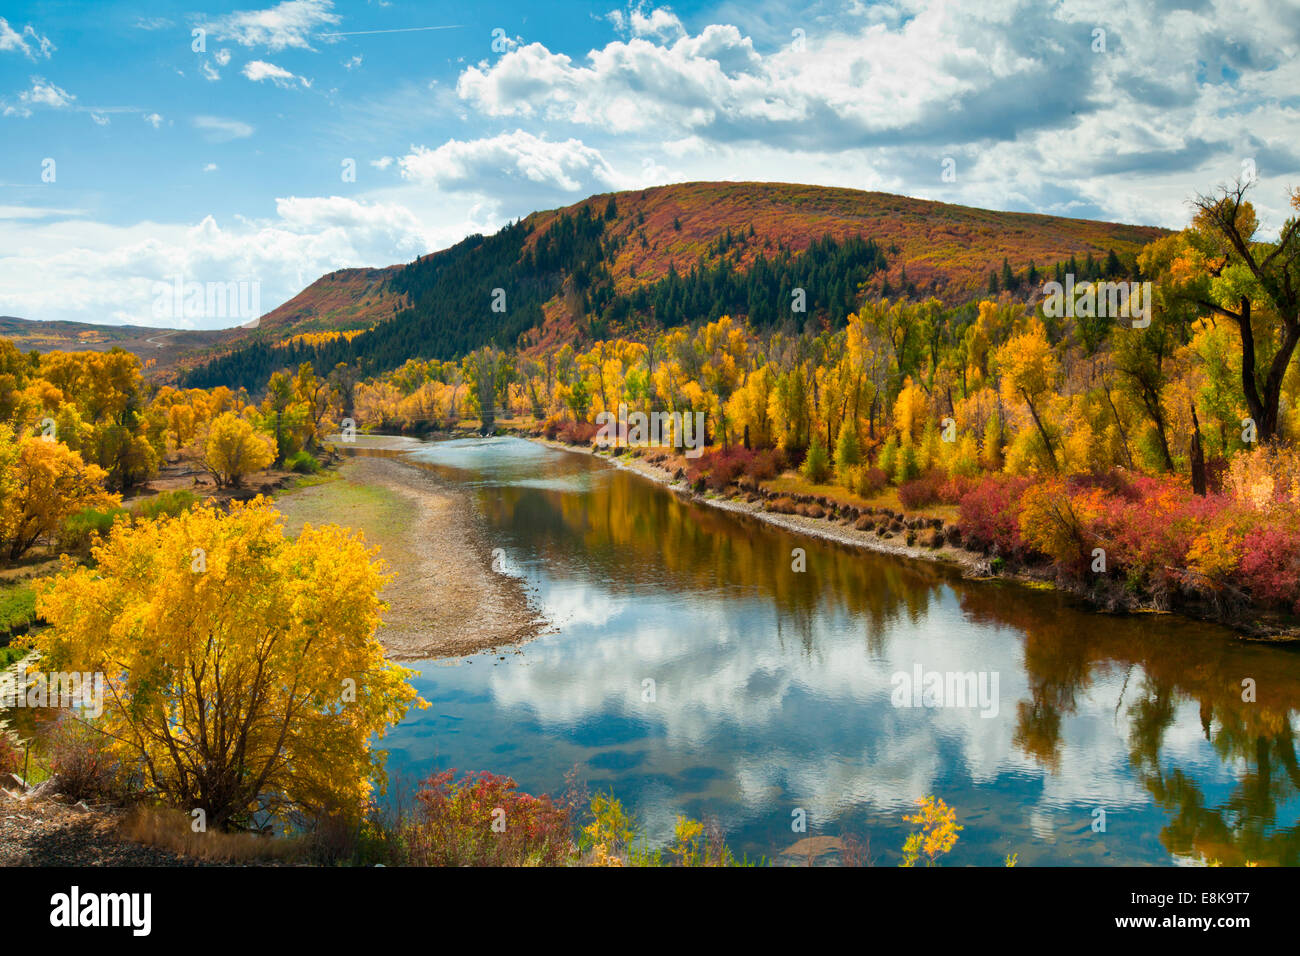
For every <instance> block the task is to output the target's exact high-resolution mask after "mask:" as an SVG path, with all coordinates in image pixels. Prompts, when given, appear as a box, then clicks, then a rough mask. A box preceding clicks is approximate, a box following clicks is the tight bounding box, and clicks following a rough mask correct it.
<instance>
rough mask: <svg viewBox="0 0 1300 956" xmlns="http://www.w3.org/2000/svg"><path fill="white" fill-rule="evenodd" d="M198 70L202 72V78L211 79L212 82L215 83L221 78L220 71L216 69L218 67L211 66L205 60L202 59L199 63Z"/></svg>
mask: <svg viewBox="0 0 1300 956" xmlns="http://www.w3.org/2000/svg"><path fill="white" fill-rule="evenodd" d="M199 70H200V72H202V73H203V78H204V79H206V80H211V81H212V82H213V83H215V82H216V81H217V80H219V79H221V71H220V70H218V69H217V68H216V67H215V66H213V65H212V64H211V63H209V62H208V61H207V60H204V61H203V62H202V63H201V64H200V65H199Z"/></svg>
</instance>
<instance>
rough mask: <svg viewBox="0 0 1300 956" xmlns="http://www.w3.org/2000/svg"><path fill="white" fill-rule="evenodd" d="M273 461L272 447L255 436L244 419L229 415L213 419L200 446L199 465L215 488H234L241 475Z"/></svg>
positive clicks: (254, 431)
mask: <svg viewBox="0 0 1300 956" xmlns="http://www.w3.org/2000/svg"><path fill="white" fill-rule="evenodd" d="M274 461H275V446H274V445H273V444H272V441H271V439H270V438H268V437H266V436H265V435H259V434H258V433H257V431H256V430H255V429H254V428H253V426H252V424H251V423H249V421H248V420H247V419H244V418H240V417H239V416H238V415H236V414H234V413H233V412H226V413H225V414H224V415H221V416H219V417H218V418H216V419H214V420H213V422H212V424H211V425H209V426H208V433H207V437H206V439H205V440H204V443H203V465H204V467H205V468H207V469H208V471H210V472H211V473H212V477H213V479H214V480H215V481H216V483H217V487H218V488H224V487H226V486H229V487H231V488H238V487H239V485H240V482H241V481H242V480H243V478H244V476H245V475H248V474H251V473H253V472H255V471H261V470H262V469H264V468H267V467H269V466H270V465H271V463H272V462H274Z"/></svg>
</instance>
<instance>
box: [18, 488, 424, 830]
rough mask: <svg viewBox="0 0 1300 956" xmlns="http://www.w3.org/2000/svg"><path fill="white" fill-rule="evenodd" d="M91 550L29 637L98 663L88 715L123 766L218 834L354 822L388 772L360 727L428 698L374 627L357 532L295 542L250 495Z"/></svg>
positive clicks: (126, 532)
mask: <svg viewBox="0 0 1300 956" xmlns="http://www.w3.org/2000/svg"><path fill="white" fill-rule="evenodd" d="M93 558H94V562H95V567H94V568H93V569H92V568H87V567H76V566H75V565H74V564H73V562H72V561H71V560H70V559H66V558H65V559H64V563H63V569H62V571H61V572H60V573H59V574H58V576H57V577H56V578H54V579H53V580H52V581H50V582H49V583H48V584H47V585H46V586H45V588H44V590H43V591H42V592H41V594H40V596H39V598H38V603H37V610H38V611H39V613H40V614H41V616H42V617H44V619H45V620H46V621H48V622H49V624H50V627H49V628H48V629H47V630H45V631H43V632H41V633H40V634H39V635H38V637H37V640H36V647H37V649H38V650H39V651H41V652H42V654H43V655H44V656H45V659H46V660H45V663H44V665H43V666H44V667H47V668H48V669H50V670H68V671H80V672H92V673H101V674H103V675H104V679H105V681H106V683H107V687H106V689H105V693H104V705H105V711H104V714H103V716H102V717H101V718H100V719H99V721H98V722H96V723H95V724H94V725H93V726H94V727H95V730H96V731H97V732H98V733H99V734H101V735H102V739H103V743H104V747H105V751H106V758H107V759H111V760H112V761H114V762H115V763H116V765H117V766H118V767H119V769H120V773H121V774H123V775H129V776H130V777H131V778H132V780H133V781H134V783H135V784H136V785H137V786H138V787H139V788H140V789H142V790H143V792H144V793H145V794H152V795H153V796H155V797H156V798H158V799H160V800H162V801H163V802H165V803H167V804H169V805H171V806H173V807H176V808H178V809H183V810H187V811H192V810H202V811H203V812H204V814H205V815H206V822H207V825H208V826H209V827H213V828H225V829H238V828H240V827H242V826H245V825H247V824H249V823H250V822H252V821H253V820H254V818H255V817H256V816H260V818H262V819H265V818H268V817H269V818H279V819H284V820H289V819H293V818H296V817H299V816H306V817H316V816H320V815H324V814H328V813H343V814H348V815H351V816H353V817H354V818H355V817H359V815H360V813H361V810H362V808H363V805H364V804H365V802H366V801H367V799H368V798H369V797H370V795H371V794H372V793H373V792H374V790H375V789H376V787H378V786H379V785H381V784H382V782H383V762H382V755H381V754H380V753H378V752H376V751H375V750H374V749H373V748H372V739H373V738H374V737H375V736H376V735H382V733H383V732H384V731H385V729H386V728H387V727H389V726H390V725H392V724H394V723H396V722H397V721H398V720H400V719H401V718H402V716H403V715H404V714H405V712H406V710H407V708H408V707H409V706H411V705H412V704H413V703H415V704H417V705H418V704H423V701H419V700H418V698H417V697H416V694H415V691H414V690H413V689H412V688H411V686H410V684H409V683H408V681H407V675H408V672H407V671H406V670H405V669H403V668H401V667H398V666H396V665H394V664H392V663H390V662H389V661H387V660H386V659H385V657H384V652H383V648H382V647H381V645H380V643H379V640H378V638H377V636H376V629H377V628H378V626H379V622H380V611H381V609H382V604H381V602H380V600H379V597H378V592H379V589H380V587H381V586H382V584H383V582H384V580H385V576H384V574H383V569H382V566H381V563H380V562H379V561H378V560H377V559H376V557H375V552H374V551H373V550H371V549H367V547H366V545H365V542H364V540H363V539H362V537H361V536H360V535H359V534H357V535H354V534H352V533H351V532H349V531H347V530H345V529H343V528H339V527H337V526H325V527H320V528H313V527H311V526H307V527H305V528H304V529H303V530H302V532H301V533H300V534H299V535H298V537H297V538H296V539H293V540H290V539H288V538H286V537H285V535H284V527H283V524H282V522H281V519H280V516H279V513H278V512H277V511H276V510H275V509H274V508H273V507H272V506H271V505H270V503H269V502H267V501H265V500H263V499H261V498H258V499H255V500H254V501H253V502H251V503H249V504H246V505H245V504H240V503H238V502H236V503H234V504H232V506H231V509H230V511H229V513H223V512H221V511H219V510H217V509H216V508H215V507H213V506H210V505H205V506H201V507H198V508H194V509H193V510H191V511H186V512H183V513H182V514H180V515H178V516H177V517H174V518H161V519H159V520H157V521H140V522H137V523H136V524H134V525H127V524H125V523H119V524H117V525H115V526H114V528H113V531H112V533H111V535H110V536H109V537H108V538H107V540H105V541H104V542H103V543H102V544H100V545H99V546H97V547H95V548H94V551H93Z"/></svg>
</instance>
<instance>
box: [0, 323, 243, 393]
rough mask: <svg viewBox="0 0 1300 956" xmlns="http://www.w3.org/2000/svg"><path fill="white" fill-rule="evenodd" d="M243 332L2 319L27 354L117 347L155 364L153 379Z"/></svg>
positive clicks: (2, 328) (3, 332)
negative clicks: (185, 358) (202, 351)
mask: <svg viewBox="0 0 1300 956" xmlns="http://www.w3.org/2000/svg"><path fill="white" fill-rule="evenodd" d="M241 334H242V330H240V329H229V330H223V331H219V332H196V331H193V330H187V329H158V328H149V327H147V326H142V325H95V324H93V323H90V322H59V321H54V322H47V321H32V320H29V319H20V318H17V317H15V316H12V315H0V337H2V338H6V339H8V340H9V341H11V342H12V343H13V344H14V345H15V346H16V347H17V348H18V349H20V350H21V351H24V352H41V353H45V352H97V351H98V352H102V351H107V350H108V349H111V348H114V347H117V348H123V349H126V350H127V351H128V352H131V353H133V354H135V355H138V356H139V357H140V359H141V361H142V362H149V361H150V360H152V365H150V366H149V367H148V372H149V373H150V374H151V375H155V376H157V375H161V376H162V377H164V378H165V377H167V375H168V374H175V373H174V368H175V366H176V365H177V363H178V362H180V361H182V360H183V358H184V357H185V356H191V355H194V354H196V353H197V352H198V351H199V350H209V349H211V348H213V347H214V346H217V345H219V344H220V343H222V342H227V341H234V340H237V339H238V338H239V337H240V335H241Z"/></svg>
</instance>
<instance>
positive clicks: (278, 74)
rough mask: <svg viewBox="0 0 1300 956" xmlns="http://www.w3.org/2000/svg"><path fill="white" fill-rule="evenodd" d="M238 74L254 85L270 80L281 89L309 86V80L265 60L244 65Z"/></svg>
mask: <svg viewBox="0 0 1300 956" xmlns="http://www.w3.org/2000/svg"><path fill="white" fill-rule="evenodd" d="M240 72H242V73H243V74H244V76H246V77H247V78H248V79H250V80H252V81H253V82H254V83H261V82H262V81H263V80H270V81H271V82H272V83H274V84H275V85H276V86H278V87H280V88H281V89H287V88H289V87H292V86H293V85H294V84H295V83H301V84H302V85H303V86H304V87H306V86H311V80H308V79H306V78H305V77H301V76H295V75H294V74H293V73H290V72H289V71H288V70H286V69H285V68H284V67H282V66H276V65H275V64H274V63H267V62H266V61H265V60H253V61H252V62H250V63H246V64H245V65H244V69H243V70H242V71H240Z"/></svg>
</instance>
